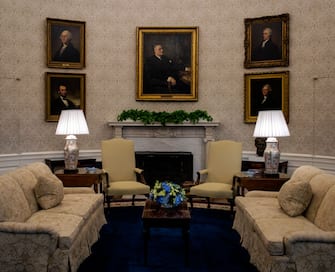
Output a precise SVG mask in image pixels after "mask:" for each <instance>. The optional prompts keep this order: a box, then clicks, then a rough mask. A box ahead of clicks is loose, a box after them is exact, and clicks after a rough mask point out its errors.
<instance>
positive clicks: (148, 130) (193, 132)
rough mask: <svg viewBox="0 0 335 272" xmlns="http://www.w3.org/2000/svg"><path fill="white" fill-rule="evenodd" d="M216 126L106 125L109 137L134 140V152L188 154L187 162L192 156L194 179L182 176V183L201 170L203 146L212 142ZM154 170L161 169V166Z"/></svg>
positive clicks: (124, 123)
mask: <svg viewBox="0 0 335 272" xmlns="http://www.w3.org/2000/svg"><path fill="white" fill-rule="evenodd" d="M219 125H220V123H217V122H199V123H196V124H192V123H183V124H166V126H162V125H161V124H149V125H144V124H143V123H139V122H108V126H109V127H111V128H112V137H113V138H114V137H115V138H117V137H123V138H126V139H130V140H133V141H134V143H135V151H136V152H144V153H145V152H155V155H156V156H157V155H158V154H159V152H162V154H164V153H165V154H167V153H169V152H174V153H179V152H180V154H183V153H184V154H186V153H189V155H188V159H189V160H191V159H190V158H191V156H190V155H192V157H193V167H192V171H193V175H192V177H193V178H191V179H189V177H190V176H189V174H187V175H186V174H185V176H184V177H183V179H184V178H185V180H186V178H187V180H194V179H195V178H196V171H198V170H200V169H203V168H204V166H205V157H206V143H207V142H208V141H214V140H215V128H216V127H218V126H219ZM142 154H143V153H142ZM180 154H179V155H180ZM165 166H166V165H165ZM157 167H158V168H160V167H163V165H162V166H157ZM146 168H147V167H145V168H144V169H145V171H147V170H148V168H147V169H146ZM177 178H178V177H177Z"/></svg>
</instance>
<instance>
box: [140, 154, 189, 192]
mask: <svg viewBox="0 0 335 272" xmlns="http://www.w3.org/2000/svg"><path fill="white" fill-rule="evenodd" d="M135 158H136V167H138V168H141V169H143V170H144V177H145V180H146V182H147V184H148V185H149V186H150V187H151V188H152V187H153V186H154V184H155V182H156V180H159V181H164V180H169V181H173V182H175V183H177V184H181V183H183V182H184V181H190V180H193V155H192V153H191V152H151V151H138V152H136V153H135Z"/></svg>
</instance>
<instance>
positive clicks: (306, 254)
mask: <svg viewBox="0 0 335 272" xmlns="http://www.w3.org/2000/svg"><path fill="white" fill-rule="evenodd" d="M284 244H285V249H286V255H287V256H288V257H289V258H290V259H291V260H292V261H294V262H295V265H296V269H297V271H329V272H330V271H334V270H333V269H334V263H335V232H334V231H331V232H326V231H322V230H320V231H313V232H312V231H299V232H294V233H290V234H288V235H286V237H284Z"/></svg>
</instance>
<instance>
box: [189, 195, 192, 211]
mask: <svg viewBox="0 0 335 272" xmlns="http://www.w3.org/2000/svg"><path fill="white" fill-rule="evenodd" d="M188 199H189V200H190V204H191V209H192V208H193V197H192V196H191V195H189V196H188Z"/></svg>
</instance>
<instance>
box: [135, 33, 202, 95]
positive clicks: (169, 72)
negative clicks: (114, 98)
mask: <svg viewBox="0 0 335 272" xmlns="http://www.w3.org/2000/svg"><path fill="white" fill-rule="evenodd" d="M136 33H137V34H136V35H137V69H136V70H137V75H136V76H137V91H136V100H137V101H197V100H198V27H137V30H136ZM158 51H159V54H160V56H158V55H157V54H154V52H158ZM157 56H158V57H157Z"/></svg>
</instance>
